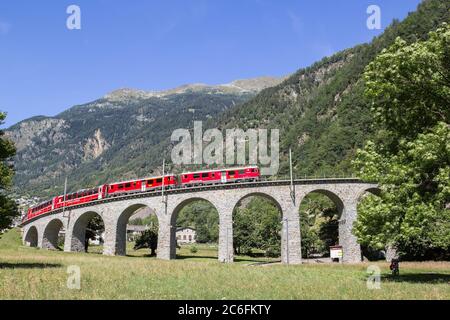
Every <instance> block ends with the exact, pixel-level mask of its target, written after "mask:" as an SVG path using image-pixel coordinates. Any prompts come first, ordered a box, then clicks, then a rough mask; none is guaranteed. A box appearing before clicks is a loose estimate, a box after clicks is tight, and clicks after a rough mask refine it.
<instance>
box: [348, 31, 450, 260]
mask: <svg viewBox="0 0 450 320" xmlns="http://www.w3.org/2000/svg"><path fill="white" fill-rule="evenodd" d="M365 78H366V87H367V88H366V95H367V96H368V97H369V98H370V99H372V100H373V112H374V114H375V119H376V125H377V129H378V135H377V137H376V139H375V140H374V141H369V142H368V143H367V144H366V146H365V148H364V149H363V150H359V151H358V153H357V156H356V159H355V161H354V165H355V167H356V168H357V169H358V170H359V172H360V176H361V177H362V178H364V179H365V180H367V181H376V182H378V183H379V184H380V186H381V188H382V193H381V196H380V197H374V196H368V197H366V198H364V199H363V201H362V203H361V204H360V206H359V215H358V220H357V222H356V224H355V227H354V232H355V234H356V235H357V237H358V239H359V241H360V243H361V244H363V245H368V246H370V247H372V248H375V249H382V248H384V247H385V246H387V245H393V246H395V247H397V249H399V251H400V253H401V254H402V255H403V257H404V258H408V259H430V258H433V259H442V258H450V255H449V253H448V252H449V249H450V233H449V230H450V210H449V209H450V208H449V203H450V143H449V141H450V128H449V121H450V108H449V105H450V27H449V25H447V24H444V25H443V26H442V28H439V29H438V30H437V31H436V32H432V33H431V34H430V36H429V39H428V40H426V41H422V42H416V43H413V44H411V45H407V44H406V43H405V42H404V41H402V40H401V39H397V41H396V42H395V44H394V45H393V46H392V47H391V48H389V49H388V50H385V51H383V53H382V54H381V55H380V56H379V57H378V58H377V59H376V60H375V61H374V62H373V63H371V64H370V65H369V67H368V68H367V70H366V74H365Z"/></svg>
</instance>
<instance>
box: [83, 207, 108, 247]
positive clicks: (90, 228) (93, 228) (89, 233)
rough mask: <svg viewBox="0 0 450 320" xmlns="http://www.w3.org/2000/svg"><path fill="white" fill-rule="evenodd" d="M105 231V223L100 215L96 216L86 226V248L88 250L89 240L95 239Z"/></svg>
mask: <svg viewBox="0 0 450 320" xmlns="http://www.w3.org/2000/svg"><path fill="white" fill-rule="evenodd" d="M103 231H105V225H104V223H103V220H102V218H101V217H100V216H98V215H96V216H94V217H93V218H92V219H91V220H90V221H89V223H88V225H87V227H86V235H85V240H84V250H85V251H86V252H88V249H89V240H95V239H96V237H97V236H98V235H100V234H101V233H102V232H103Z"/></svg>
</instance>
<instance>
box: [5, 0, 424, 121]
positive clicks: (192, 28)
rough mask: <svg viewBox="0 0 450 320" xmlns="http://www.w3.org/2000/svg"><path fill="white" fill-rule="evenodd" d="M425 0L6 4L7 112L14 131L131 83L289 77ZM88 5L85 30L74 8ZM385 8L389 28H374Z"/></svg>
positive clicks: (18, 0)
mask: <svg viewBox="0 0 450 320" xmlns="http://www.w3.org/2000/svg"><path fill="white" fill-rule="evenodd" d="M419 2H420V0H395V1H392V0H370V1H366V0H346V1H335V0H334V1H333V0H321V1H319V0H295V1H288V0H286V1H276V0H273V1H272V0H241V1H232V0H179V1H178V0H164V1H163V0H161V1H159V0H153V1H150V0H149V1H144V0H133V1H130V0H128V1H125V0H111V1H107V0H71V1H65V0H58V1H45V0H41V1H29V0H28V1H26V0H2V1H1V2H0V110H2V111H7V112H8V118H7V122H6V124H5V126H4V127H8V126H9V125H12V124H14V123H16V122H18V121H20V120H23V119H26V118H29V117H32V116H36V115H49V116H52V115H56V114H58V113H59V112H61V111H63V110H65V109H67V108H69V107H71V106H73V105H76V104H83V103H86V102H89V101H92V100H95V99H97V98H99V97H102V96H103V95H105V94H106V93H108V92H110V91H112V90H115V89H118V88H123V87H129V88H136V89H143V90H161V89H167V88H173V87H176V86H179V85H182V84H186V83H194V82H202V83H208V84H220V83H227V82H230V81H232V80H235V79H243V78H251V77H257V76H266V75H271V76H282V75H286V74H289V73H292V72H294V71H296V70H297V69H299V68H301V67H305V66H308V65H310V64H312V63H313V62H315V61H317V60H320V59H321V58H322V57H324V56H327V55H330V54H332V53H335V52H337V51H339V50H342V49H345V48H348V47H352V46H354V45H355V44H358V43H363V42H368V41H370V40H371V39H372V38H373V37H374V36H376V35H378V34H380V33H381V32H382V31H383V29H384V28H385V27H387V26H388V25H389V23H390V22H391V21H392V19H394V18H398V19H403V18H404V17H406V15H407V13H408V12H411V11H414V10H415V9H416V7H417V5H418V4H419ZM71 4H76V5H78V6H79V7H80V8H81V27H82V28H81V30H68V29H67V27H66V19H67V18H68V16H69V15H68V14H67V13H66V9H67V7H68V6H69V5H71ZM371 4H375V5H378V6H379V7H380V8H381V13H382V29H381V30H369V29H368V28H367V27H366V20H367V18H368V14H367V13H366V10H367V7H368V6H369V5H371Z"/></svg>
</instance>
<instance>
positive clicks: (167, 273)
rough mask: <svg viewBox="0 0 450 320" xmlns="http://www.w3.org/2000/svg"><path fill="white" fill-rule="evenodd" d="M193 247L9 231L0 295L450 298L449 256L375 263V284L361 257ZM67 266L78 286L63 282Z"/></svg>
mask: <svg viewBox="0 0 450 320" xmlns="http://www.w3.org/2000/svg"><path fill="white" fill-rule="evenodd" d="M99 249H100V248H96V250H97V251H98V250H99ZM198 249H199V250H198V252H197V253H195V254H193V253H191V252H190V250H189V247H183V248H182V249H181V250H178V251H179V258H178V259H177V260H173V261H160V260H157V259H155V258H149V257H146V254H148V251H146V250H139V251H137V252H133V250H132V249H131V248H130V250H128V253H129V256H127V257H106V256H103V255H101V254H96V253H89V254H84V253H65V252H51V251H46V250H39V249H35V248H27V247H23V246H21V245H20V237H19V234H18V232H17V231H16V230H13V231H10V232H8V233H6V234H5V235H3V236H2V239H1V240H0V299H446V300H448V299H450V263H444V262H441V263H437V262H429V263H401V266H400V267H401V275H400V276H399V277H398V278H392V277H391V276H390V275H389V268H388V265H387V264H386V263H377V264H376V265H377V266H379V267H380V269H381V271H382V275H381V288H380V289H379V290H369V289H367V286H366V280H367V276H368V275H367V272H366V270H367V267H368V264H361V265H338V264H333V265H325V264H320V265H319V264H314V265H313V264H309V265H300V266H284V265H280V264H268V265H264V266H255V265H254V264H255V262H257V261H260V260H261V259H252V258H249V257H247V258H246V257H243V258H238V259H237V263H235V264H220V263H218V262H217V261H216V258H215V257H216V256H217V250H216V248H215V247H210V246H198ZM96 250H93V251H96ZM252 264H253V265H252ZM71 265H76V266H79V267H80V270H81V289H80V290H71V289H68V287H67V280H68V276H69V274H68V273H67V268H68V267H69V266H71Z"/></svg>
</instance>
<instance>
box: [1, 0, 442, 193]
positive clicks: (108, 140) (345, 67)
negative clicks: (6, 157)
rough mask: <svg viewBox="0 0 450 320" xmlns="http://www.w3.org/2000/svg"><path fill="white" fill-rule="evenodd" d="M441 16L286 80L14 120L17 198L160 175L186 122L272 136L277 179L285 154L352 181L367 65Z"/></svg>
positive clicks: (305, 171)
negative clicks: (276, 141)
mask: <svg viewBox="0 0 450 320" xmlns="http://www.w3.org/2000/svg"><path fill="white" fill-rule="evenodd" d="M449 12H450V3H449V2H448V1H440V0H424V1H423V2H422V3H421V4H420V5H419V7H418V9H417V11H416V12H414V13H411V14H410V15H408V17H407V18H406V19H405V20H404V21H402V22H399V21H397V20H395V21H393V23H392V24H391V25H390V26H389V27H388V28H386V30H385V32H384V33H383V34H382V35H380V36H378V37H376V38H374V39H373V41H372V42H370V43H367V44H362V45H358V46H355V47H354V48H350V49H347V50H344V51H342V52H339V53H337V54H335V55H333V56H331V57H326V58H324V59H322V60H321V61H319V62H317V63H315V64H313V65H312V66H310V67H308V68H304V69H301V70H298V71H297V72H295V73H294V74H292V75H291V76H289V77H287V78H285V79H270V78H259V79H251V80H238V81H234V82H232V83H230V84H225V85H217V86H208V85H205V84H192V85H185V86H182V87H179V88H175V89H172V90H166V91H161V92H146V91H138V90H132V89H121V90H117V91H114V92H112V93H110V94H108V95H106V96H105V97H103V98H101V99H98V100H96V101H94V102H91V103H88V104H84V105H80V106H75V107H73V108H70V109H69V110H67V111H65V112H63V113H61V114H60V115H58V116H56V117H35V118H32V119H28V120H26V121H23V122H21V123H18V124H17V125H15V126H13V127H11V128H10V129H9V130H8V132H7V134H8V135H9V136H10V137H11V138H12V139H13V140H14V141H15V142H16V144H17V146H18V155H17V157H16V159H15V167H16V170H17V174H16V178H15V185H16V188H17V192H18V193H20V194H21V195H24V194H25V195H26V194H28V195H39V196H48V195H51V194H57V193H61V192H62V190H63V188H62V186H63V181H64V177H65V176H68V177H69V189H70V190H75V189H78V188H83V187H88V186H95V185H98V184H101V183H105V182H108V181H114V180H117V179H126V178H135V177H139V176H146V175H151V174H154V173H158V172H159V168H160V164H161V162H162V158H163V156H164V157H165V158H166V159H169V157H170V151H171V145H170V135H171V133H172V131H173V130H174V129H177V128H192V122H193V120H194V119H195V120H204V121H205V126H204V127H205V128H204V129H206V127H217V128H221V129H225V128H230V127H239V128H242V129H247V128H278V129H280V139H281V141H280V142H281V145H280V150H281V152H282V154H281V169H280V174H284V173H287V172H288V164H287V151H288V149H289V148H292V149H293V155H294V166H295V174H296V175H297V176H304V175H308V176H311V175H327V176H332V175H351V174H352V169H351V166H350V161H351V159H352V157H353V155H354V153H355V151H356V149H357V148H359V147H361V146H362V145H363V144H364V142H365V141H367V139H369V138H370V137H371V135H372V132H373V129H372V118H371V112H370V101H367V100H366V99H365V97H364V81H363V77H362V75H363V72H364V69H365V67H366V66H367V65H368V64H369V63H370V62H371V61H373V60H374V58H375V57H376V56H377V55H378V54H379V53H380V52H381V51H382V50H383V49H384V48H387V47H389V46H390V45H391V44H392V43H393V42H394V40H395V39H396V37H399V36H400V37H402V38H403V39H405V40H406V41H408V42H413V41H417V40H419V39H425V38H426V37H427V35H428V33H429V32H430V31H432V30H435V29H436V28H437V27H438V26H439V25H440V24H441V23H443V22H450V14H449ZM260 90H262V91H260ZM194 110H195V111H194Z"/></svg>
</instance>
